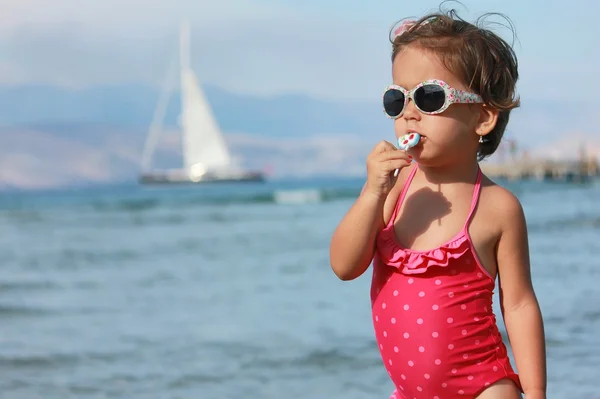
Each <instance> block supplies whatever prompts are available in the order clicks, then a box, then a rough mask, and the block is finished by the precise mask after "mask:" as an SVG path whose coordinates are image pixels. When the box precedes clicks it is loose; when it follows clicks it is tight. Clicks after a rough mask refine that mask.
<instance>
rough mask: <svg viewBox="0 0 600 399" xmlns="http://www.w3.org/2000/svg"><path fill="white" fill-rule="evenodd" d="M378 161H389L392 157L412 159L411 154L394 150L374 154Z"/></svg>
mask: <svg viewBox="0 0 600 399" xmlns="http://www.w3.org/2000/svg"><path fill="white" fill-rule="evenodd" d="M376 158H377V160H378V161H382V162H383V161H389V160H392V159H405V160H412V156H410V155H408V154H407V153H406V151H403V150H396V151H385V152H382V153H379V154H377V156H376Z"/></svg>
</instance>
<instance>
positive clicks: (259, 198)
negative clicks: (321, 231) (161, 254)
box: [90, 188, 360, 212]
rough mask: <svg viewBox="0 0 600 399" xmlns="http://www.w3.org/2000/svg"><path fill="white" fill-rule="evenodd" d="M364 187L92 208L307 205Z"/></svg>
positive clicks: (276, 191) (167, 199) (133, 201)
mask: <svg viewBox="0 0 600 399" xmlns="http://www.w3.org/2000/svg"><path fill="white" fill-rule="evenodd" d="M359 193H360V188H358V189H356V188H341V189H326V188H325V189H323V188H306V189H273V190H269V191H266V192H254V193H244V192H238V193H226V192H224V193H218V194H213V195H197V196H191V197H190V196H182V197H176V198H173V197H165V198H157V197H155V198H137V199H126V200H117V201H94V202H92V203H91V204H90V206H91V207H92V208H93V209H94V210H96V211H110V212H114V211H127V212H144V211H148V210H152V209H156V208H159V207H178V208H179V207H193V206H198V205H207V206H212V205H236V204H306V203H322V202H330V201H337V200H343V199H351V198H356V197H357V196H358V194H359Z"/></svg>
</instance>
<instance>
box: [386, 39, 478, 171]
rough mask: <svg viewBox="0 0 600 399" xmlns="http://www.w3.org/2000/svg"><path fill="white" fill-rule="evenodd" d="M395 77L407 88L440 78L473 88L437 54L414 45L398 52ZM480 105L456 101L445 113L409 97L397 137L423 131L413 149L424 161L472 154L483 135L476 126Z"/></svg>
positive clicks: (438, 161)
mask: <svg viewBox="0 0 600 399" xmlns="http://www.w3.org/2000/svg"><path fill="white" fill-rule="evenodd" d="M392 77H393V83H394V84H396V85H399V86H402V87H404V88H405V89H407V90H411V89H412V88H413V87H415V86H416V85H417V84H419V83H421V82H423V81H426V80H430V79H439V80H443V81H444V82H446V83H448V84H449V85H450V86H452V87H454V88H456V89H462V90H467V91H469V90H468V87H466V86H465V85H464V84H463V83H462V82H461V81H460V79H459V78H457V77H456V76H455V75H454V74H453V73H451V72H450V71H448V70H447V69H446V68H445V67H444V66H443V64H442V63H441V61H440V59H439V58H438V56H437V55H435V54H433V53H431V52H428V51H425V50H422V49H420V48H418V47H414V46H411V47H408V48H405V49H403V50H402V51H401V52H400V53H399V54H398V55H397V56H396V58H395V59H394V63H393V66H392ZM480 107H481V105H480V104H452V105H450V107H449V108H448V109H447V110H446V111H444V112H442V113H441V114H438V115H427V114H423V113H421V112H420V111H419V110H418V109H417V108H416V107H415V105H414V103H413V102H412V101H409V103H408V105H407V107H406V109H405V111H404V114H403V115H402V116H401V117H400V118H398V119H396V120H395V122H394V129H395V133H396V137H400V136H403V135H404V134H406V133H409V132H417V133H419V134H420V135H421V141H420V143H419V144H418V145H417V146H416V147H415V148H413V149H411V150H410V152H409V153H410V154H411V155H412V156H413V157H414V158H415V160H416V161H417V162H419V163H421V164H423V165H431V166H434V165H439V164H441V163H443V162H445V161H448V160H452V159H457V157H459V158H464V157H465V156H466V157H468V158H471V157H472V156H474V155H475V154H477V148H478V140H479V136H477V134H476V133H475V129H476V127H477V123H478V121H479V116H480Z"/></svg>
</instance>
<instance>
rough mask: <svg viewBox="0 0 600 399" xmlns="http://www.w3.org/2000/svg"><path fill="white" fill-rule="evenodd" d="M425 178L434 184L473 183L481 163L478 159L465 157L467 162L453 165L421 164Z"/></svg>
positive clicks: (420, 167)
mask: <svg viewBox="0 0 600 399" xmlns="http://www.w3.org/2000/svg"><path fill="white" fill-rule="evenodd" d="M419 169H420V170H421V171H422V172H423V175H424V176H425V179H426V180H427V181H428V182H429V183H433V184H449V183H473V182H475V179H476V177H477V173H478V170H479V165H478V164H477V160H474V159H468V160H467V159H465V162H461V163H457V164H453V165H452V166H449V165H446V166H425V165H419Z"/></svg>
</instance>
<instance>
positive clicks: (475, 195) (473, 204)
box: [465, 167, 482, 230]
mask: <svg viewBox="0 0 600 399" xmlns="http://www.w3.org/2000/svg"><path fill="white" fill-rule="evenodd" d="M481 176H482V173H481V168H479V167H478V168H477V180H476V181H475V189H474V190H473V199H472V200H471V209H470V210H469V215H468V216H467V221H466V222H465V230H466V229H467V227H468V226H469V223H470V222H471V218H472V217H473V214H474V213H475V208H477V203H478V201H479V194H480V193H481Z"/></svg>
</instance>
